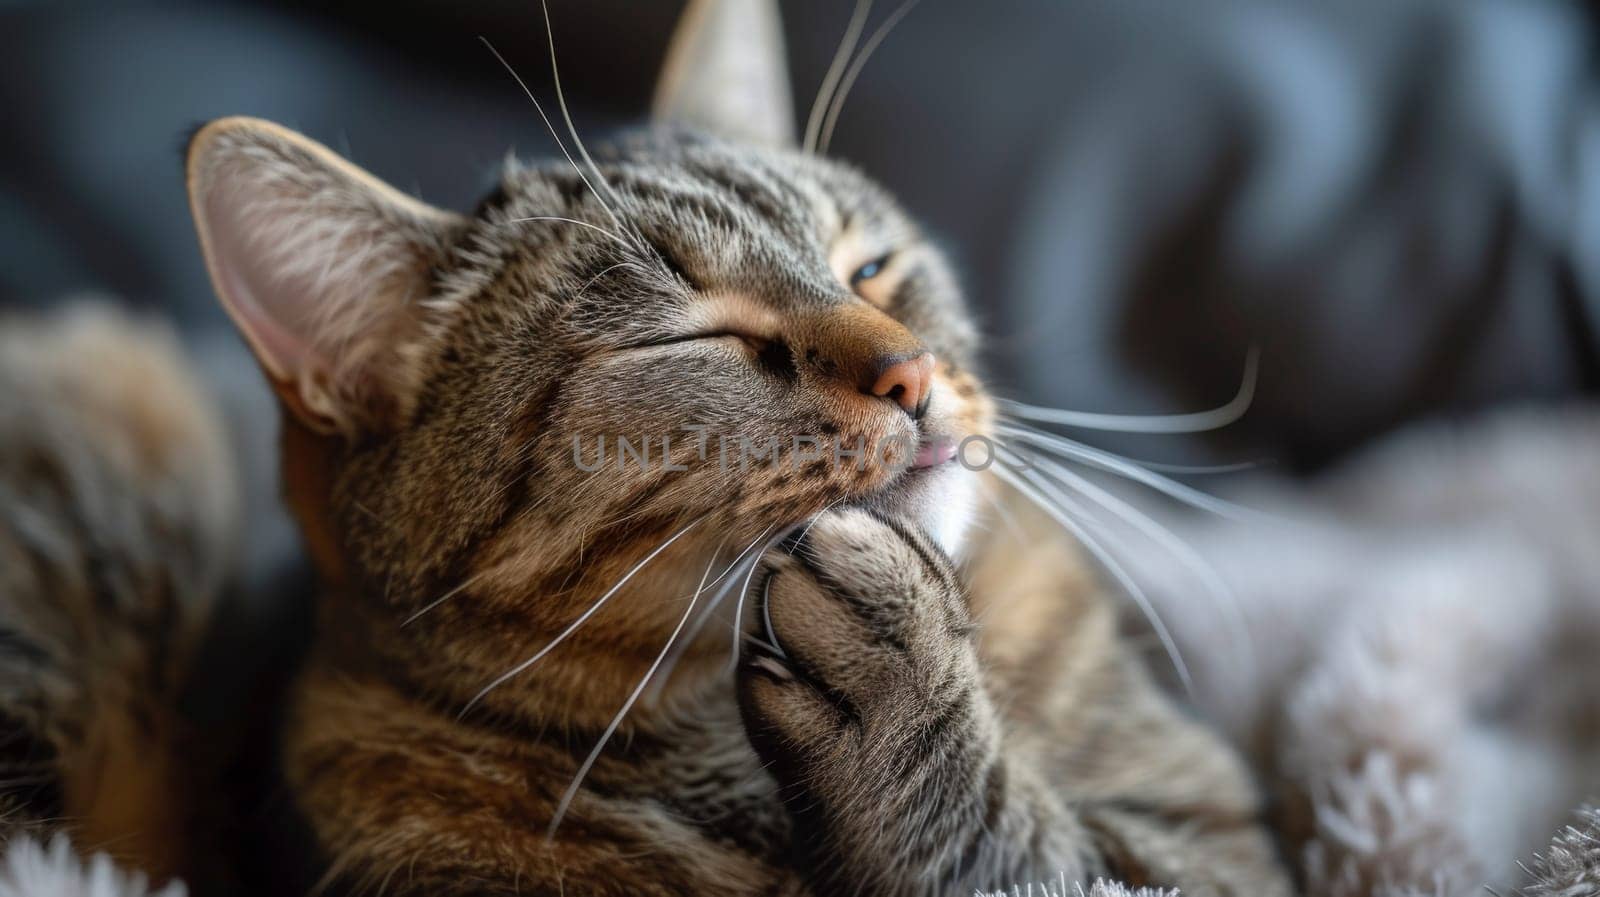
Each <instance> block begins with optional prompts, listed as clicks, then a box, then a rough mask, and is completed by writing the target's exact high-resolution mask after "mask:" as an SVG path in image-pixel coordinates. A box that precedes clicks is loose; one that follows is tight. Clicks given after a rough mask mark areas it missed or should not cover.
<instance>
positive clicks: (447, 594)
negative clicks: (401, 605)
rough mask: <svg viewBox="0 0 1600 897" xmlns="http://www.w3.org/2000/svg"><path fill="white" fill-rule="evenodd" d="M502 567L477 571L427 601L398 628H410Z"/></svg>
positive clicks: (495, 566) (401, 622) (497, 566)
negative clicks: (418, 619)
mask: <svg viewBox="0 0 1600 897" xmlns="http://www.w3.org/2000/svg"><path fill="white" fill-rule="evenodd" d="M502 566H503V565H502V564H494V565H491V566H488V567H485V568H484V569H482V570H479V571H478V572H477V573H474V574H473V575H471V576H469V577H467V578H466V579H465V580H464V581H463V582H462V583H461V584H460V585H458V586H456V587H455V588H453V589H451V590H450V591H448V592H445V593H444V594H443V595H440V596H439V597H437V598H435V599H433V600H432V601H429V602H428V603H427V604H425V605H423V606H422V609H421V610H419V611H417V612H416V613H414V614H412V615H411V616H409V617H406V618H405V619H404V620H401V621H400V628H402V629H404V628H405V627H407V626H410V625H411V624H412V623H413V622H415V621H416V620H417V618H419V617H421V616H422V615H423V614H426V613H427V612H428V611H431V610H433V609H434V608H436V607H438V606H439V605H441V604H443V603H445V602H446V601H449V600H450V599H451V598H454V597H455V596H457V595H459V594H461V593H462V592H463V591H465V590H466V589H468V588H470V587H471V586H472V584H473V583H475V582H477V581H478V580H480V579H482V578H484V577H485V576H487V575H489V574H490V573H493V572H494V571H496V570H498V569H500V568H501V567H502Z"/></svg>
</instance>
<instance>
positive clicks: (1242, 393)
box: [1000, 346, 1261, 433]
mask: <svg viewBox="0 0 1600 897" xmlns="http://www.w3.org/2000/svg"><path fill="white" fill-rule="evenodd" d="M1260 368H1261V349H1260V348H1259V347H1256V346H1252V347H1251V348H1250V351H1249V353H1248V354H1246V355H1245V360H1244V377H1243V378H1241V380H1240V382H1239V390H1238V392H1236V393H1234V396H1233V398H1231V399H1229V400H1228V402H1227V404H1224V405H1219V406H1218V407H1216V408H1212V409H1211V410H1209V411H1196V412H1193V413H1190V414H1097V413H1094V412H1090V411H1066V410H1063V409H1060V408H1042V407H1040V406H1038V405H1028V404H1025V403H1023V402H1013V401H1009V400H1004V401H1002V402H1001V403H1000V405H1001V407H1002V408H1003V409H1005V410H1007V411H1010V412H1011V413H1012V414H1015V415H1016V416H1018V417H1021V418H1026V419H1027V420H1032V421H1038V422H1040V423H1046V424H1059V425H1061V426H1065V427H1079V428H1082V429H1085V430H1106V431H1110V432H1116V433H1204V432H1207V431H1209V430H1217V429H1221V428H1222V427H1226V426H1227V425H1229V424H1231V423H1233V422H1234V421H1237V420H1238V419H1239V418H1241V417H1244V415H1245V412H1247V411H1249V410H1250V404H1251V403H1252V402H1254V401H1255V396H1256V378H1257V375H1258V374H1259V373H1260Z"/></svg>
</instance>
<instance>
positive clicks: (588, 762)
mask: <svg viewBox="0 0 1600 897" xmlns="http://www.w3.org/2000/svg"><path fill="white" fill-rule="evenodd" d="M721 550H722V546H720V545H719V546H717V551H713V552H712V553H711V560H710V561H709V562H707V564H706V572H704V573H702V574H700V584H699V585H698V586H696V587H695V590H694V594H693V595H690V596H689V606H688V607H685V608H684V609H683V616H681V617H679V618H678V625H677V626H676V627H674V628H673V630H672V634H671V635H669V636H667V643H666V644H664V645H662V646H661V652H660V653H659V654H657V655H656V659H655V661H654V662H653V663H651V664H650V668H649V669H647V670H645V673H644V676H642V677H641V678H640V679H639V684H638V685H635V686H634V688H633V692H632V693H631V694H629V695H628V699H627V700H626V701H623V702H622V709H620V710H618V711H617V715H616V716H613V717H612V718H611V723H610V724H609V725H607V726H606V730H605V731H604V732H602V733H601V734H600V740H599V741H598V742H596V743H595V746H594V749H593V750H591V751H589V756H587V757H585V758H584V760H583V765H581V766H579V767H578V773H577V775H575V776H573V777H572V784H570V785H568V786H567V790H566V792H565V793H563V794H562V795H561V801H560V802H559V803H557V804H556V812H555V815H554V816H552V817H551V818H550V828H549V829H548V830H547V831H546V832H545V838H547V839H549V838H554V837H555V834H556V829H558V828H560V827H561V820H562V818H563V817H565V816H566V815H567V808H568V807H569V806H571V805H572V800H573V798H574V797H576V796H577V794H578V788H579V786H581V785H582V784H583V779H584V777H585V776H587V775H588V774H589V770H590V769H593V768H594V764H595V761H596V760H598V759H599V758H600V754H601V752H602V751H604V750H605V747H606V743H607V742H609V741H610V740H611V736H612V735H615V734H616V731H617V727H618V726H620V725H622V720H623V717H626V716H627V715H628V711H629V710H632V709H633V705H634V702H636V701H638V700H639V695H640V694H641V693H643V692H644V689H645V686H647V685H649V684H650V679H651V677H653V676H654V675H655V674H656V670H657V669H659V668H660V667H661V661H663V660H664V659H666V656H667V652H668V651H670V650H671V649H672V643H673V642H674V641H676V640H677V638H678V634H679V633H681V632H682V631H683V626H684V624H685V623H687V622H689V615H690V614H692V613H694V605H695V602H697V601H699V600H700V593H702V592H704V591H705V590H706V580H707V579H708V578H709V577H710V576H711V568H712V567H715V566H716V564H717V552H720V551H721Z"/></svg>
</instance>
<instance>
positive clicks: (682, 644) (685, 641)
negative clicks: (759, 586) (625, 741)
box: [650, 524, 775, 700]
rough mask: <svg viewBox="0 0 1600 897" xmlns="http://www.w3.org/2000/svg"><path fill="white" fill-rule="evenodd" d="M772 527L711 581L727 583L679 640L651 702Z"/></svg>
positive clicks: (658, 681)
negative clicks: (730, 575) (748, 557)
mask: <svg viewBox="0 0 1600 897" xmlns="http://www.w3.org/2000/svg"><path fill="white" fill-rule="evenodd" d="M774 525H775V524H770V525H768V526H767V527H766V528H765V529H763V530H762V531H761V533H760V535H757V536H756V537H755V538H754V539H752V540H751V541H750V544H748V545H746V546H745V547H744V549H743V550H741V551H740V552H739V553H738V554H737V555H735V556H734V558H733V561H732V562H730V563H729V564H728V566H727V567H726V568H724V569H723V571H722V572H721V573H719V574H717V577H716V579H713V580H711V583H710V585H716V584H717V583H718V582H723V580H724V579H726V580H727V581H726V582H723V585H722V588H720V589H718V590H717V592H716V593H715V594H713V595H712V596H711V599H710V600H709V601H707V602H706V604H705V607H704V608H703V609H702V610H701V611H700V615H699V616H698V617H696V618H695V620H694V622H693V623H692V624H690V626H689V632H688V633H687V634H686V635H685V636H684V637H683V638H682V639H681V640H679V642H678V645H677V648H676V650H675V651H674V652H673V655H672V657H671V658H669V662H668V664H667V670H666V673H665V675H663V676H662V677H661V678H660V679H658V680H657V681H656V683H655V685H654V687H653V688H652V689H651V692H650V696H651V699H652V700H654V698H655V695H656V693H657V692H659V691H660V690H661V688H662V687H663V686H664V685H665V684H666V683H667V681H668V680H670V679H671V678H672V673H673V671H674V670H676V669H677V668H678V663H679V662H680V661H681V660H682V659H683V653H684V652H685V651H687V650H688V648H689V646H690V645H693V644H694V643H695V640H696V639H698V638H699V637H700V630H701V629H704V628H705V625H706V621H708V620H709V619H711V615H712V614H714V613H715V612H716V610H717V606H718V605H720V604H721V603H722V599H723V598H724V597H726V596H727V594H728V592H729V590H730V589H731V588H732V586H733V583H734V582H736V581H737V580H738V578H739V576H741V575H742V574H743V565H742V564H741V562H742V561H744V560H745V557H746V555H748V554H750V552H751V550H752V549H754V548H755V547H756V546H757V545H759V544H761V541H762V540H763V539H765V538H766V537H767V534H768V533H770V532H772V527H773V526H774ZM729 574H732V578H731V579H728V578H727V577H728V576H729Z"/></svg>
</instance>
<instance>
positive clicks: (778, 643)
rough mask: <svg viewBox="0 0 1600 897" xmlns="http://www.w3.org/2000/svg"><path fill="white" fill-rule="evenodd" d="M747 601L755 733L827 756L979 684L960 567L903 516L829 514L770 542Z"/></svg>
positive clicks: (746, 682) (911, 726)
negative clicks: (777, 541) (898, 518)
mask: <svg viewBox="0 0 1600 897" xmlns="http://www.w3.org/2000/svg"><path fill="white" fill-rule="evenodd" d="M750 601H751V602H752V604H753V606H754V607H755V610H756V612H755V614H754V615H753V616H754V617H755V621H754V622H755V630H756V631H755V634H754V635H753V636H752V637H751V638H750V639H748V640H747V641H746V645H745V650H744V664H743V668H744V676H743V677H742V679H743V682H742V689H741V691H742V697H743V699H744V709H745V713H746V723H747V725H748V726H749V728H750V729H751V734H752V735H753V736H756V737H757V738H760V739H764V740H767V741H770V740H771V739H772V738H777V739H779V740H780V741H782V742H784V743H785V744H786V746H787V748H788V749H791V750H793V749H798V750H801V751H805V752H809V753H820V754H824V755H827V754H835V753H837V752H843V751H847V750H849V749H850V748H851V747H852V746H855V745H867V744H879V745H880V746H881V744H882V742H883V741H884V740H891V741H892V740H894V738H895V737H897V736H898V735H901V734H909V733H910V732H912V731H913V730H922V729H925V728H926V727H927V726H929V725H932V724H935V723H937V722H938V721H939V719H938V718H939V717H940V716H941V715H945V714H949V713H951V712H952V711H955V710H959V709H960V708H961V706H962V705H963V704H965V703H967V702H968V701H969V700H970V698H971V695H972V692H973V691H974V690H975V689H976V688H977V679H978V672H977V665H976V659H975V656H974V653H973V649H972V639H971V635H972V624H971V620H970V617H969V615H968V612H967V607H966V603H965V600H964V598H963V592H962V589H961V585H960V582H959V580H958V579H957V577H956V573H955V570H954V568H953V567H952V565H951V563H950V561H949V559H947V558H946V557H945V556H944V554H943V553H942V552H941V551H940V550H939V548H938V547H937V546H936V545H934V543H933V542H932V540H931V539H929V538H927V537H926V536H925V535H923V534H922V533H920V532H918V531H916V530H915V529H913V528H911V527H910V526H908V525H906V524H903V523H901V522H899V521H895V520H890V519H887V518H883V517H879V516H876V515H874V514H872V513H870V512H868V511H863V510H858V509H849V510H842V511H831V512H828V513H825V514H823V515H822V516H821V517H819V518H817V519H816V520H815V521H814V522H813V523H812V524H811V525H810V526H809V527H808V528H805V529H803V530H802V531H801V532H800V533H798V534H797V535H796V536H795V537H793V538H791V539H790V540H788V541H786V542H785V543H783V544H782V545H780V546H779V547H777V548H774V549H772V550H771V551H769V552H768V554H767V556H766V557H765V558H764V559H763V562H762V568H761V570H760V573H759V574H758V575H757V577H756V578H755V587H754V590H753V591H752V593H751V595H750ZM817 759H818V760H822V759H823V758H822V757H818V758H817ZM836 759H837V758H836Z"/></svg>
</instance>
